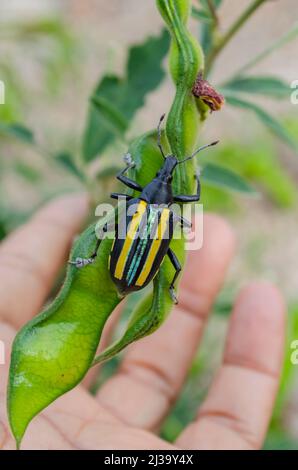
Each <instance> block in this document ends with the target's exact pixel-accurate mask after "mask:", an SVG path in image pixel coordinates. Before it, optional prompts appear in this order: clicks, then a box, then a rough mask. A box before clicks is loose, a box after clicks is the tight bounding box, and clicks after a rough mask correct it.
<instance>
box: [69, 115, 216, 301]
mask: <svg viewBox="0 0 298 470" xmlns="http://www.w3.org/2000/svg"><path fill="white" fill-rule="evenodd" d="M164 117H165V115H163V116H162V117H161V118H160V121H159V124H158V128H157V130H158V138H157V145H158V148H159V150H160V152H161V154H162V156H163V159H164V165H163V166H162V168H161V169H160V170H159V171H158V173H157V174H156V176H155V178H154V179H153V180H152V181H151V182H150V183H148V184H147V185H146V186H145V187H144V188H143V187H141V186H140V185H139V184H138V183H137V182H136V181H133V180H132V179H130V178H128V177H127V176H126V175H125V173H126V172H127V171H129V170H130V169H131V168H133V167H134V165H135V163H134V161H133V160H132V157H131V155H130V154H127V155H126V156H125V161H126V167H125V168H124V169H123V170H122V171H120V172H119V173H118V174H117V176H116V178H117V179H118V180H119V181H121V182H122V183H123V184H125V185H126V186H127V187H128V188H130V189H133V190H134V191H137V192H139V193H140V195H139V197H138V198H135V197H133V196H130V195H126V194H119V193H112V194H111V197H112V198H114V199H118V198H124V199H125V200H126V201H127V206H126V211H125V212H124V213H123V214H122V216H121V218H120V221H119V225H116V227H115V240H114V243H113V246H112V249H111V253H110V257H109V271H110V274H111V277H112V280H113V281H114V283H115V284H116V286H117V289H118V291H119V294H120V295H121V296H125V295H126V294H128V293H130V292H134V291H138V290H140V289H143V288H144V287H145V286H147V285H148V284H149V283H150V282H151V281H152V280H153V278H154V277H155V276H156V274H157V273H158V271H159V268H160V266H161V263H162V262H163V260H164V258H165V256H168V257H169V259H170V261H171V263H172V265H173V267H174V269H175V274H174V277H173V279H172V282H171V284H170V287H169V292H170V295H171V298H172V300H173V302H174V303H178V299H177V296H176V293H175V283H176V280H177V278H178V276H179V273H180V271H181V265H180V263H179V260H178V258H177V256H176V255H175V253H174V252H173V250H172V249H171V248H170V243H171V240H172V238H173V232H174V225H175V223H176V222H177V221H178V222H180V223H181V226H186V227H191V223H190V222H188V221H186V220H185V219H183V218H182V217H179V216H177V215H176V214H174V212H173V211H172V210H171V205H172V204H173V203H174V202H177V203H183V204H185V203H192V202H197V201H199V200H200V195H201V184H200V178H199V174H197V175H195V177H196V180H197V191H196V194H194V195H174V194H173V190H172V180H173V174H174V171H175V168H176V167H177V166H178V165H180V164H182V163H184V162H186V161H188V160H191V159H192V158H194V157H195V156H196V155H197V154H198V153H199V152H201V151H202V150H204V149H206V148H207V147H211V146H213V145H216V144H217V143H218V141H216V142H212V143H211V144H208V145H204V146H203V147H200V148H199V149H198V150H196V151H195V152H194V153H193V154H192V155H191V156H190V157H188V158H185V159H184V160H178V159H177V157H176V156H174V155H166V154H165V152H164V150H163V147H162V144H161V132H162V130H161V125H162V121H163V120H164ZM119 226H120V227H127V229H126V232H125V233H124V236H119V234H120V228H119ZM108 231H109V225H108V224H106V225H104V227H103V228H102V233H101V235H100V237H98V241H97V244H96V248H95V250H94V253H93V254H92V255H91V256H90V257H89V258H76V259H75V260H74V261H70V264H72V265H75V266H76V267H77V268H82V267H84V266H87V265H89V264H92V263H93V262H94V260H95V258H96V256H97V253H98V249H99V246H100V243H101V242H102V239H103V238H104V234H106V233H107V232H108Z"/></svg>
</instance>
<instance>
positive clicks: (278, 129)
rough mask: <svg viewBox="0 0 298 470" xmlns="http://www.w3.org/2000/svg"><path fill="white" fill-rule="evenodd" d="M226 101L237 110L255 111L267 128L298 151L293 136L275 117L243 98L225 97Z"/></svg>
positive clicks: (297, 145)
mask: <svg viewBox="0 0 298 470" xmlns="http://www.w3.org/2000/svg"><path fill="white" fill-rule="evenodd" d="M225 98H226V101H227V103H228V104H230V105H231V106H234V107H236V108H242V109H247V110H249V111H253V112H254V113H255V114H256V116H257V117H258V118H259V119H260V120H261V121H262V122H263V124H265V126H267V127H268V128H269V129H270V130H271V131H272V132H273V133H274V134H275V135H276V136H277V137H279V138H280V139H281V140H282V141H283V142H285V143H286V144H288V145H289V146H290V147H291V148H292V149H293V150H294V151H295V152H297V151H298V144H297V142H295V141H294V140H293V139H292V136H291V135H290V133H289V132H288V131H287V129H286V128H285V127H283V125H282V124H281V123H280V122H279V121H278V120H277V119H275V118H274V117H272V116H271V115H270V114H268V113H267V111H264V110H263V109H262V108H261V107H260V106H258V105H256V104H255V103H251V102H249V101H246V100H243V99H242V98H241V99H240V98H238V97H236V96H234V95H233V96H232V95H230V96H227V95H226V96H225Z"/></svg>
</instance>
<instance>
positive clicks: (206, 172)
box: [202, 163, 256, 195]
mask: <svg viewBox="0 0 298 470" xmlns="http://www.w3.org/2000/svg"><path fill="white" fill-rule="evenodd" d="M202 180H203V181H205V182H206V183H208V184H210V185H212V186H217V187H221V188H226V189H229V190H231V191H237V192H241V193H246V194H249V195H256V191H255V189H254V188H252V186H250V184H249V183H247V182H246V181H245V180H244V179H243V178H242V177H241V176H240V175H237V173H234V172H233V171H231V170H229V169H228V168H225V167H223V166H219V165H214V164H213V163H207V165H206V166H205V167H204V168H203V172H202Z"/></svg>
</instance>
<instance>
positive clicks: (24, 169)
mask: <svg viewBox="0 0 298 470" xmlns="http://www.w3.org/2000/svg"><path fill="white" fill-rule="evenodd" d="M15 171H16V172H17V173H18V174H19V175H20V176H22V178H24V179H25V180H27V181H28V182H29V183H37V182H38V181H39V180H40V179H41V174H40V172H39V171H38V170H37V169H36V168H34V167H33V166H30V165H28V164H27V163H24V162H21V161H19V162H17V163H16V164H15Z"/></svg>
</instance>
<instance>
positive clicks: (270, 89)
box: [221, 76, 291, 98]
mask: <svg viewBox="0 0 298 470" xmlns="http://www.w3.org/2000/svg"><path fill="white" fill-rule="evenodd" d="M221 89H222V90H223V92H224V93H225V90H227V91H235V92H241V93H254V94H259V95H266V96H270V97H272V98H288V97H289V96H290V93H291V89H290V85H289V84H287V83H285V82H284V81H283V80H281V79H279V78H276V77H266V76H264V77H262V76H260V77H235V78H233V79H232V80H230V81H229V82H227V83H225V84H224V85H222V87H221Z"/></svg>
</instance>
